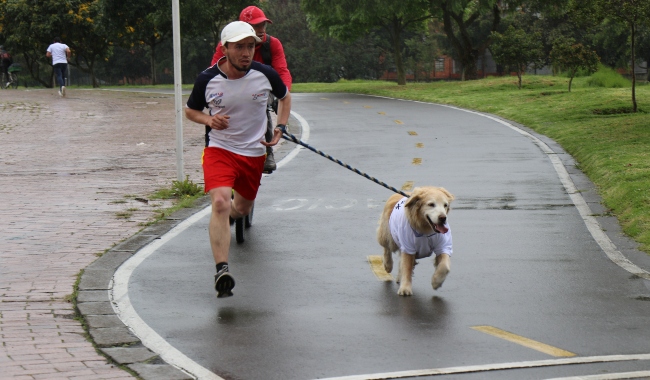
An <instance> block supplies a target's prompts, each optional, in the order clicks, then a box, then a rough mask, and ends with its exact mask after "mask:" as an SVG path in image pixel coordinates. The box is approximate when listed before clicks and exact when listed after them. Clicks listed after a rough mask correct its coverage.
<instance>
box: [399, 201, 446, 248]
mask: <svg viewBox="0 0 650 380" xmlns="http://www.w3.org/2000/svg"><path fill="white" fill-rule="evenodd" d="M407 199H408V198H406V197H404V198H402V199H401V200H400V201H399V202H397V204H395V207H394V208H393V212H392V213H391V214H390V220H389V222H388V225H389V226H390V233H391V235H393V240H395V243H397V245H398V246H399V248H400V250H401V251H402V252H404V253H408V254H409V255H415V258H416V259H422V258H425V257H429V256H431V254H433V253H435V254H436V255H439V254H441V253H446V254H448V255H451V254H452V252H453V250H452V240H451V228H449V225H448V224H445V227H447V228H449V230H448V231H447V232H446V233H444V234H441V233H438V232H434V233H433V234H431V235H421V234H419V233H418V232H417V231H415V230H414V229H413V227H411V225H410V224H409V222H408V219H407V218H406V213H405V212H404V203H406V200H407Z"/></svg>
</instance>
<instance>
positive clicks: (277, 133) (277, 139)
mask: <svg viewBox="0 0 650 380" xmlns="http://www.w3.org/2000/svg"><path fill="white" fill-rule="evenodd" d="M281 138H282V130H281V129H280V128H278V127H275V129H273V138H272V139H271V141H269V142H266V140H262V141H260V142H261V143H262V145H264V146H267V147H268V146H275V145H277V144H278V143H279V142H280V139H281Z"/></svg>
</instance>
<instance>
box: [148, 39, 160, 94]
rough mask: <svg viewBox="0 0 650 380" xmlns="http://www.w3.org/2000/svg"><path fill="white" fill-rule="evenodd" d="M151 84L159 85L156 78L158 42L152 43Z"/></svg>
mask: <svg viewBox="0 0 650 380" xmlns="http://www.w3.org/2000/svg"><path fill="white" fill-rule="evenodd" d="M150 46H151V84H152V85H157V84H158V81H157V80H156V42H155V41H153V42H152V43H151V45H150Z"/></svg>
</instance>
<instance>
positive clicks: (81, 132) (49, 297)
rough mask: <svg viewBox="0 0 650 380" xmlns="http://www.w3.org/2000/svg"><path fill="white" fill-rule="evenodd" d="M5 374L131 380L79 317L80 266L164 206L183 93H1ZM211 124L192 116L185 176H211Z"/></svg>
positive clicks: (0, 327)
mask: <svg viewBox="0 0 650 380" xmlns="http://www.w3.org/2000/svg"><path fill="white" fill-rule="evenodd" d="M0 110H1V111H2V112H1V114H0V115H1V116H0V201H1V203H2V207H1V208H0V247H2V248H0V266H1V272H0V289H1V290H0V291H1V294H2V299H1V302H0V333H1V336H2V355H0V373H2V377H3V378H11V379H48V380H53V379H79V380H81V379H127V378H128V379H130V378H133V376H131V375H130V374H129V373H127V372H126V371H123V370H121V369H120V368H117V367H116V366H114V365H111V364H109V363H108V362H107V360H106V359H105V358H104V357H103V356H101V355H99V354H98V353H97V352H96V351H95V349H94V347H93V345H92V344H91V342H89V341H88V340H87V338H86V336H85V332H84V329H83V328H82V326H81V323H80V322H79V321H77V320H75V319H74V310H73V308H72V303H71V298H72V297H71V293H72V291H73V285H74V283H75V281H76V280H77V275H78V274H79V272H80V271H81V270H82V269H84V268H85V267H86V266H88V265H89V264H90V263H92V262H93V261H95V260H96V259H97V258H98V255H99V254H102V253H104V252H105V251H107V250H108V249H110V248H111V247H113V246H114V245H115V244H117V243H119V242H120V241H122V240H124V239H126V238H128V237H130V236H132V235H134V234H135V233H137V232H138V231H139V230H141V229H142V228H143V223H145V222H147V221H149V220H152V219H153V218H154V217H155V216H156V215H159V214H160V212H161V211H160V209H161V208H163V207H165V206H166V205H165V204H164V202H160V201H150V202H148V203H144V202H143V201H139V200H136V198H138V199H147V198H148V196H149V195H150V194H151V193H153V192H154V191H155V190H157V189H159V188H162V187H169V186H170V185H171V182H172V181H173V180H176V176H177V172H176V150H175V138H176V137H175V124H174V123H175V120H174V97H173V95H168V94H151V93H126V92H113V91H101V90H75V89H74V88H72V89H69V90H68V97H67V98H60V97H59V96H58V95H57V93H56V90H52V89H47V90H43V89H36V90H29V91H25V90H22V89H19V90H4V91H0ZM203 133H204V129H203V127H202V126H199V125H196V124H194V123H191V122H189V121H187V120H185V121H184V141H185V152H184V161H185V168H184V173H185V174H186V175H189V178H190V180H192V181H194V182H197V183H202V182H203V178H202V172H201V167H200V157H201V151H202V148H203V144H204V140H203Z"/></svg>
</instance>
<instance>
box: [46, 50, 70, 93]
mask: <svg viewBox="0 0 650 380" xmlns="http://www.w3.org/2000/svg"><path fill="white" fill-rule="evenodd" d="M46 55H47V57H48V58H50V57H51V58H52V67H53V68H54V76H55V77H56V83H57V84H58V85H59V96H65V79H66V75H67V72H68V58H70V48H69V47H68V45H66V44H63V43H61V39H60V38H59V37H54V42H53V43H52V45H50V46H49V47H48V48H47V53H46Z"/></svg>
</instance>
